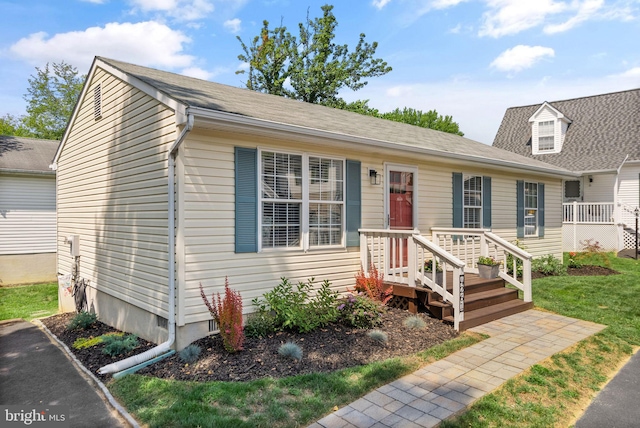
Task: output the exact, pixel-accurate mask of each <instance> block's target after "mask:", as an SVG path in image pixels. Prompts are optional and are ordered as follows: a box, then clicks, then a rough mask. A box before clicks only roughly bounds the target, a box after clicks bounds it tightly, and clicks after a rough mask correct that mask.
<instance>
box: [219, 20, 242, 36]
mask: <svg viewBox="0 0 640 428" xmlns="http://www.w3.org/2000/svg"><path fill="white" fill-rule="evenodd" d="M240 24H242V21H241V20H239V19H238V18H234V19H228V20H226V21H224V24H223V25H224V28H226V29H227V30H229V31H231V32H232V33H237V32H238V31H240Z"/></svg>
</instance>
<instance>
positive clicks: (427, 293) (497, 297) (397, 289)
mask: <svg viewBox="0 0 640 428" xmlns="http://www.w3.org/2000/svg"><path fill="white" fill-rule="evenodd" d="M452 283H453V277H452V273H451V272H448V273H447V284H452ZM387 284H388V285H389V286H392V287H393V295H394V298H393V300H392V302H393V304H395V306H397V307H400V308H401V309H406V310H408V311H409V312H411V313H416V312H418V310H419V309H420V308H424V309H426V310H427V311H429V312H430V313H431V314H432V315H433V316H435V317H436V318H438V319H441V320H444V321H446V322H451V323H453V308H452V306H451V303H449V302H443V301H442V297H441V296H440V295H439V294H437V293H435V292H433V291H431V290H430V289H429V288H425V287H420V286H417V287H410V286H408V285H405V284H396V283H387ZM448 289H449V290H450V291H451V287H450V286H448ZM464 296H465V298H464V311H463V312H464V320H463V321H461V322H460V331H464V330H466V329H468V328H471V327H475V326H478V325H482V324H485V323H488V322H489V321H493V320H497V319H500V318H503V317H506V316H509V315H513V314H517V313H519V312H523V311H526V310H528V309H531V308H533V302H529V303H525V302H523V301H522V300H520V299H519V298H518V290H515V289H513V288H507V287H505V281H504V280H503V279H502V278H495V279H484V278H480V277H479V276H478V275H476V274H473V273H466V274H465V287H464Z"/></svg>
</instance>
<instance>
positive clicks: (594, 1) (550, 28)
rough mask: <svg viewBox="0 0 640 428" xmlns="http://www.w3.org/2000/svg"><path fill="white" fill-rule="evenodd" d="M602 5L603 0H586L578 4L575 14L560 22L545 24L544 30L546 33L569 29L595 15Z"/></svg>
mask: <svg viewBox="0 0 640 428" xmlns="http://www.w3.org/2000/svg"><path fill="white" fill-rule="evenodd" d="M602 6H604V0H587V1H585V2H584V3H582V4H580V5H579V6H578V12H577V14H576V15H575V16H572V17H571V18H569V19H567V20H566V21H565V22H563V23H561V24H550V25H547V26H545V27H544V32H545V33H547V34H555V33H562V32H565V31H568V30H571V29H572V28H573V27H575V26H576V25H578V24H580V23H582V22H584V21H587V20H589V19H591V18H593V17H594V16H596V14H597V13H599V11H600V10H601V9H602Z"/></svg>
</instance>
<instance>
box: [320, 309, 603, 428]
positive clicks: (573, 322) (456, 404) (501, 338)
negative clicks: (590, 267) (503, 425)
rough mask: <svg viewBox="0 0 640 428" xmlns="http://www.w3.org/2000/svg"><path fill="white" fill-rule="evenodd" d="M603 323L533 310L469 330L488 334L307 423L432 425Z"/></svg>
mask: <svg viewBox="0 0 640 428" xmlns="http://www.w3.org/2000/svg"><path fill="white" fill-rule="evenodd" d="M604 327H605V326H603V325H600V324H595V323H592V322H588V321H581V320H577V319H574V318H568V317H564V316H561V315H556V314H550V313H548V312H542V311H537V310H534V309H531V310H529V311H526V312H522V313H519V314H516V315H511V316H509V317H506V318H502V319H499V320H496V321H492V322H490V323H488V324H485V325H482V326H479V327H475V328H473V329H471V331H475V332H478V333H483V334H487V335H489V336H491V337H490V338H489V339H487V340H484V341H482V342H480V343H477V344H475V345H473V346H470V347H468V348H466V349H463V350H460V351H458V352H456V353H454V354H452V355H449V356H448V357H446V358H444V359H442V360H440V361H437V362H435V363H433V364H430V365H428V366H426V367H423V368H421V369H420V370H418V371H416V372H414V373H412V374H410V375H407V376H405V377H403V378H401V379H397V380H395V381H393V382H391V383H390V384H388V385H385V386H382V387H380V388H378V389H376V390H375V391H373V392H370V393H369V394H367V395H365V396H364V397H362V398H360V399H359V400H356V401H355V402H353V403H351V404H350V405H348V406H345V407H343V408H341V409H339V410H337V411H335V412H333V413H331V414H330V415H328V416H325V417H324V418H322V419H320V420H319V421H317V422H316V423H314V424H312V425H310V428H334V427H362V428H385V427H394V428H399V427H422V428H425V427H433V426H435V425H437V424H439V423H440V422H441V421H442V420H444V419H447V418H449V417H451V416H453V415H455V414H457V413H460V412H462V411H464V409H466V408H467V407H468V406H470V405H471V404H473V402H474V401H476V400H478V399H479V398H481V397H482V396H484V395H486V394H488V393H490V392H491V391H493V390H494V389H496V388H498V387H499V386H500V385H502V384H503V383H504V382H506V381H507V380H508V379H510V378H512V377H515V376H517V375H518V374H520V373H522V372H523V371H524V370H526V369H527V368H529V367H530V366H532V365H533V364H536V363H539V362H540V361H542V360H544V359H546V358H548V357H550V356H551V355H553V354H555V353H558V352H560V351H562V350H564V349H567V348H568V347H570V346H572V345H574V344H576V343H578V342H579V341H581V340H583V339H586V338H587V337H589V336H591V335H593V334H595V333H597V332H599V331H600V330H602V329H603V328H604Z"/></svg>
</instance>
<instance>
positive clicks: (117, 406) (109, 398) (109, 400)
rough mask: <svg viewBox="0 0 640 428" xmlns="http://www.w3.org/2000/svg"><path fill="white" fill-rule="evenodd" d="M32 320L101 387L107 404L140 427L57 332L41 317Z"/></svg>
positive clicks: (128, 421)
mask: <svg viewBox="0 0 640 428" xmlns="http://www.w3.org/2000/svg"><path fill="white" fill-rule="evenodd" d="M31 322H32V323H33V324H35V325H37V326H38V327H39V328H40V329H41V330H42V331H44V332H45V333H46V334H47V336H49V339H50V340H51V341H52V342H53V343H55V344H56V345H57V346H58V347H59V348H61V349H62V350H63V351H64V352H65V353H66V354H67V357H69V359H70V360H71V361H72V362H73V364H74V365H75V367H76V369H77V370H79V371H80V373H81V374H82V375H84V376H86V377H88V378H89V380H91V382H93V384H94V386H96V387H98V388H99V389H100V391H101V392H102V394H103V396H104V397H105V398H106V402H107V404H108V405H109V406H111V408H112V409H113V410H115V411H116V412H117V413H118V414H119V415H120V417H121V418H122V419H124V420H125V421H126V422H127V423H128V424H129V426H131V427H132V428H140V425H139V424H138V422H136V420H135V419H134V418H133V417H132V416H131V415H130V414H129V413H128V412H127V411H126V410H125V409H124V407H122V406H121V405H120V403H118V402H117V401H116V399H115V398H114V397H113V395H111V393H110V392H109V390H108V389H107V387H106V386H105V384H103V383H102V382H101V381H100V379H98V378H97V377H96V376H95V375H94V374H93V373H91V372H90V371H89V370H87V368H86V367H85V366H84V365H82V363H81V362H80V361H79V360H78V359H77V358H76V356H75V355H74V354H73V352H71V350H70V349H69V348H68V347H67V345H65V344H64V343H62V342H61V341H60V340H59V339H58V337H57V336H56V335H55V334H53V333H51V331H50V330H49V329H48V328H47V326H46V325H44V324H43V323H42V321H40V320H39V319H34V320H33V321H31Z"/></svg>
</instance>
